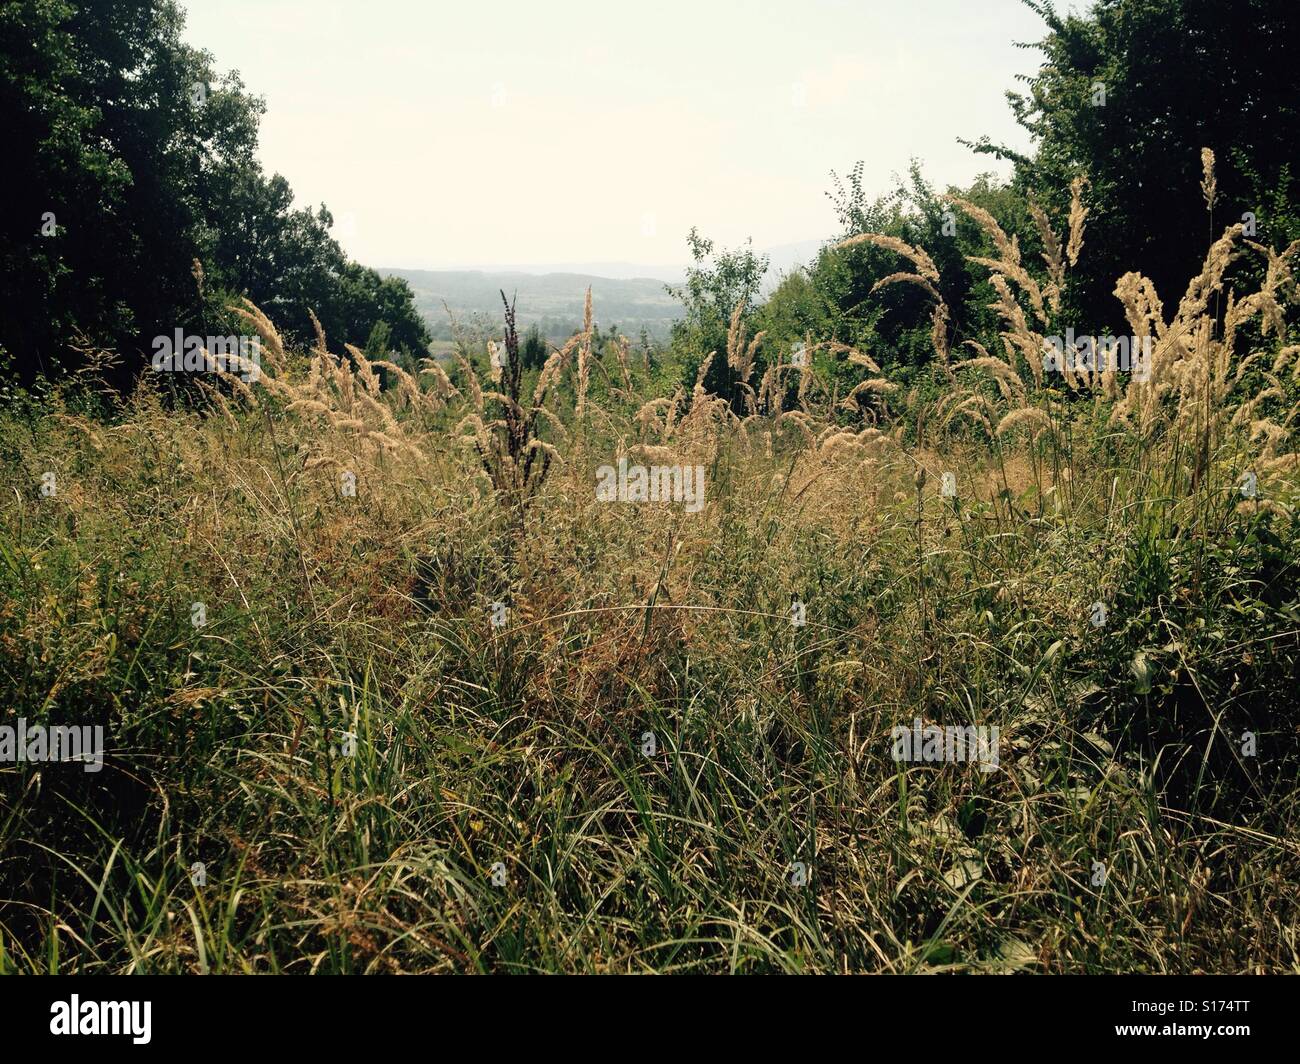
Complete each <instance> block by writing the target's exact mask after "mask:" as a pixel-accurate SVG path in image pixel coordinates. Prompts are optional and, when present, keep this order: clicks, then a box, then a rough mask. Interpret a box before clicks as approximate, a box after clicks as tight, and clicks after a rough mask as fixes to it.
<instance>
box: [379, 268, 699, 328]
mask: <svg viewBox="0 0 1300 1064" xmlns="http://www.w3.org/2000/svg"><path fill="white" fill-rule="evenodd" d="M379 272H380V274H382V275H383V276H385V277H401V278H403V279H404V280H405V281H406V282H407V283H408V284H409V285H410V286H411V291H412V292H413V293H414V294H415V305H416V308H417V309H418V310H419V311H420V313H421V314H422V315H424V318H425V321H427V322H428V323H429V327H430V329H431V330H432V331H433V333H434V336H435V337H439V338H446V337H447V336H449V335H450V328H449V322H448V317H447V309H448V308H450V309H451V311H452V312H453V313H454V314H455V315H456V316H457V317H458V318H462V319H465V320H468V319H470V318H471V317H473V316H474V315H485V316H486V317H487V318H488V320H489V321H490V322H493V323H496V322H499V321H500V318H501V292H502V291H504V292H505V294H506V296H507V298H513V299H514V300H515V308H516V312H517V315H518V322H519V325H520V327H521V328H527V327H529V326H531V325H538V326H540V327H541V329H542V332H543V333H544V334H546V335H547V336H548V337H552V338H562V337H565V336H569V335H571V334H572V332H573V331H574V330H575V329H577V328H579V327H581V325H582V315H583V304H584V301H585V299H586V295H587V289H588V287H590V288H591V290H592V303H593V307H594V310H595V316H596V320H597V321H598V322H599V323H600V325H601V327H602V328H605V329H608V328H611V327H613V326H617V327H618V328H619V330H620V331H621V332H622V333H623V334H624V335H626V336H629V337H631V338H634V339H635V338H636V337H638V336H639V335H640V333H641V330H642V329H645V330H646V332H647V333H648V334H649V335H650V337H651V338H652V339H656V340H664V339H667V337H668V333H669V330H670V329H671V328H672V323H673V322H674V321H676V320H677V319H678V318H679V317H681V311H682V308H681V304H680V303H678V302H677V301H676V300H675V299H673V298H672V296H670V295H669V294H668V292H667V291H666V289H665V287H664V283H665V282H664V281H662V280H658V279H656V278H650V277H637V278H618V277H601V276H597V275H595V274H587V273H541V274H536V273H523V272H513V271H511V272H487V271H483V270H395V269H381V270H380V271H379ZM444 304H445V305H444Z"/></svg>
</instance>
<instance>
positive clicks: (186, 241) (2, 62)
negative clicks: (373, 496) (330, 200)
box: [0, 0, 428, 381]
mask: <svg viewBox="0 0 1300 1064" xmlns="http://www.w3.org/2000/svg"><path fill="white" fill-rule="evenodd" d="M183 25H184V20H183V16H182V14H181V12H180V9H179V8H178V7H177V5H176V4H175V3H174V0H95V2H94V3H83V2H73V0H12V2H8V3H6V4H5V5H4V6H3V7H0V121H2V122H3V126H0V137H2V138H3V142H4V144H5V147H6V166H5V176H6V181H7V184H8V187H9V191H10V195H9V197H8V198H9V203H8V205H7V207H8V209H6V211H4V212H3V213H2V214H0V284H2V285H3V287H4V291H5V294H6V299H5V302H4V304H3V309H2V310H0V348H4V349H6V350H8V351H9V352H10V354H11V355H12V356H13V357H14V360H15V361H16V365H17V367H18V369H19V371H20V373H21V375H22V376H23V377H24V378H25V379H27V380H29V381H30V379H31V378H33V377H34V376H35V375H37V374H55V373H57V372H58V371H59V370H60V369H61V368H65V367H66V366H68V365H70V364H72V363H74V362H75V359H76V357H77V356H76V352H75V351H74V350H73V349H72V348H71V347H70V346H69V341H70V340H71V339H72V338H73V336H74V335H75V334H76V333H81V334H84V335H85V336H86V337H87V338H88V339H90V341H91V342H93V343H95V344H98V345H102V346H107V347H111V348H115V349H117V350H119V351H121V352H123V353H124V354H126V355H128V356H135V357H133V358H132V357H128V359H127V360H126V362H125V364H126V368H127V369H128V370H129V371H133V370H135V369H138V368H139V366H140V365H141V362H142V359H143V355H144V352H146V351H147V350H149V348H150V346H151V343H150V340H151V338H152V337H153V336H156V335H160V334H165V335H170V334H171V333H172V331H173V330H174V329H176V328H181V329H184V330H185V331H187V332H189V331H194V332H201V331H203V330H204V329H205V328H206V325H207V324H208V323H210V322H212V321H213V320H214V318H216V317H218V316H219V315H220V309H219V304H220V303H221V302H222V301H223V300H227V299H229V298H231V297H233V296H235V295H246V296H248V297H249V298H251V299H253V300H254V301H255V302H257V303H259V304H260V305H263V307H264V309H266V310H267V312H268V313H269V314H270V315H271V317H272V319H273V320H277V321H283V322H284V323H285V326H286V331H288V332H290V333H294V334H297V335H304V336H309V335H310V332H309V320H308V317H307V311H308V309H309V308H310V309H314V310H315V311H316V312H317V313H318V314H319V315H320V317H321V320H322V322H326V321H328V322H329V325H330V326H332V327H333V329H332V339H336V340H338V341H340V342H343V341H345V342H350V343H356V344H362V343H365V341H366V339H367V337H368V336H369V335H370V331H371V329H372V328H373V326H374V324H375V322H376V321H380V320H383V321H385V322H387V323H388V324H389V326H390V330H391V341H390V342H391V344H392V345H393V346H394V347H402V348H407V349H411V350H418V349H422V347H423V345H424V344H425V343H426V342H427V339H428V336H427V331H426V330H425V328H424V325H423V322H422V321H421V320H420V318H419V316H418V314H416V312H415V309H414V304H413V301H412V300H411V295H410V291H409V289H408V288H407V287H406V286H405V284H404V283H403V282H401V281H397V280H393V279H387V280H385V279H381V278H380V277H379V276H378V274H376V273H375V272H374V271H373V270H367V269H366V268H365V267H362V266H359V265H357V264H355V263H349V262H348V261H347V259H346V257H345V256H344V254H343V252H342V249H341V248H340V247H339V245H338V243H337V241H335V240H334V239H333V238H332V237H331V236H330V233H329V229H330V226H331V225H332V219H331V218H330V216H329V213H328V211H326V210H325V208H324V207H322V208H320V210H318V211H317V212H315V213H312V212H311V211H309V210H294V209H293V206H292V203H293V194H292V190H291V189H290V188H289V185H288V182H287V181H285V180H284V178H282V177H280V176H279V175H275V176H273V177H270V178H268V177H266V176H265V175H264V173H263V172H262V169H261V167H260V166H259V164H258V163H257V160H256V158H255V155H254V153H255V150H256V147H257V127H258V121H259V119H260V117H261V115H262V113H263V109H264V108H263V104H262V101H261V100H259V99H258V98H256V97H254V96H250V95H249V94H248V93H247V92H246V91H245V90H244V87H243V84H242V82H241V81H240V79H239V76H238V74H235V73H232V74H228V75H226V76H224V77H218V76H217V75H216V74H215V72H214V70H213V60H212V57H211V55H209V54H208V53H207V52H204V51H201V50H197V49H194V48H191V47H189V46H188V45H186V44H185V43H184V42H183V41H182V40H181V38H180V34H181V30H182V28H183ZM196 259H197V260H199V261H200V262H201V263H203V264H204V266H203V270H204V284H203V285H202V286H201V287H200V288H196V284H195V275H194V271H193V264H194V262H195V260H196ZM200 295H202V296H203V297H205V298H200ZM327 327H328V326H327Z"/></svg>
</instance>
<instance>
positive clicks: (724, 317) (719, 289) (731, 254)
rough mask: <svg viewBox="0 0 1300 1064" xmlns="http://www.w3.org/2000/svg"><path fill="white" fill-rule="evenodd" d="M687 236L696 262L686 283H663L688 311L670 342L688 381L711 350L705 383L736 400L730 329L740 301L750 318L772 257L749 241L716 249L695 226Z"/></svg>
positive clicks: (745, 319)
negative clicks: (730, 362) (729, 360)
mask: <svg viewBox="0 0 1300 1064" xmlns="http://www.w3.org/2000/svg"><path fill="white" fill-rule="evenodd" d="M686 239H687V243H688V244H689V246H690V249H691V258H692V260H693V262H694V265H692V266H689V267H688V268H687V270H686V280H685V281H684V282H683V283H682V284H681V285H665V286H664V287H665V288H666V289H667V290H668V294H669V295H671V296H672V297H673V298H674V299H678V300H680V301H681V303H682V306H683V307H684V309H685V311H686V314H685V317H684V318H682V320H680V321H677V322H675V323H674V324H673V330H672V341H671V342H672V345H673V347H674V348H675V349H676V350H677V352H678V353H679V354H680V355H682V357H683V359H684V361H685V365H686V376H687V377H688V378H689V380H688V381H687V382H686V383H687V385H688V386H690V385H692V384H694V381H695V374H696V371H697V369H698V368H699V366H700V364H701V363H703V361H704V360H705V359H706V358H707V357H708V356H709V355H710V354H711V353H712V354H713V355H714V359H713V363H712V364H711V366H710V367H709V374H708V377H707V378H706V379H705V387H706V388H707V389H708V390H709V391H710V392H712V393H713V394H715V395H719V396H722V397H723V398H725V399H727V400H728V401H729V402H735V401H737V400H738V398H739V396H738V395H737V394H736V389H735V382H734V381H732V379H731V376H732V375H731V371H730V368H729V367H728V366H727V358H726V355H727V331H728V328H729V326H730V324H731V316H732V314H733V313H734V311H735V309H736V307H738V306H739V307H742V308H743V309H742V314H741V320H742V322H743V323H744V324H745V325H746V326H747V327H748V326H749V325H750V324H751V321H752V318H753V313H754V307H755V305H756V301H757V298H758V294H759V290H760V287H761V285H762V282H763V275H764V274H765V273H767V267H768V263H769V259H768V257H767V256H766V255H759V254H756V253H755V252H754V250H753V248H752V246H751V244H750V242H748V241H746V243H745V246H744V247H743V248H740V249H738V250H735V251H726V250H722V251H717V252H716V253H715V251H714V244H713V241H712V240H708V239H706V238H704V237H703V236H701V235H700V233H699V230H697V229H695V228H692V229H691V231H690V234H689V235H688V236H687V238H686Z"/></svg>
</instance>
